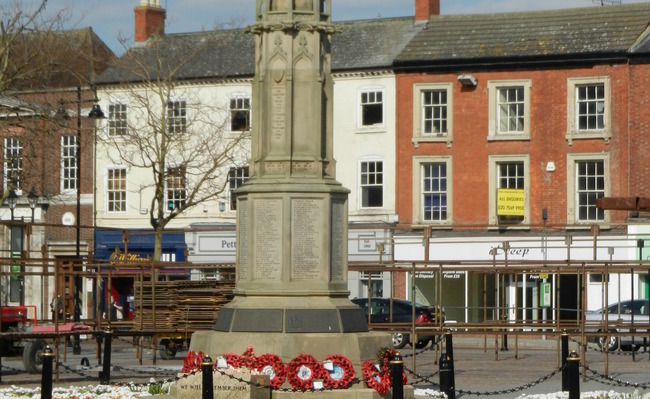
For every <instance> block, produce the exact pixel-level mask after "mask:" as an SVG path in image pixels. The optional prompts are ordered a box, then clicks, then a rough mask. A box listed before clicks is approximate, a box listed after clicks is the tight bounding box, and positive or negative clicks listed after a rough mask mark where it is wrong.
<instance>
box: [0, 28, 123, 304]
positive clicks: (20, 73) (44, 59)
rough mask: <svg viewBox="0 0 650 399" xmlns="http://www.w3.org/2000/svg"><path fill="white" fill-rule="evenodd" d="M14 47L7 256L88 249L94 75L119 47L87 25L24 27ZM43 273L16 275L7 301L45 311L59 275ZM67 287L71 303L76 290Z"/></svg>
mask: <svg viewBox="0 0 650 399" xmlns="http://www.w3.org/2000/svg"><path fill="white" fill-rule="evenodd" d="M10 53H11V57H10V63H9V64H10V65H9V66H8V69H7V73H6V74H5V75H4V78H5V80H4V81H3V82H1V83H2V85H3V87H4V88H5V90H4V91H2V94H1V95H0V146H1V147H2V154H3V158H2V163H1V164H0V170H1V171H2V176H0V178H1V183H2V193H3V197H2V200H3V202H2V208H1V209H0V215H1V218H2V222H3V226H4V228H3V230H2V232H3V240H2V242H3V244H2V246H1V248H2V257H8V256H9V254H10V253H11V256H13V257H18V256H20V255H21V253H22V257H31V258H38V257H47V258H50V259H51V258H67V259H70V258H74V257H76V256H77V255H79V256H80V257H86V256H88V253H89V251H88V248H92V244H93V243H92V241H93V234H94V232H93V229H92V226H93V192H94V178H93V176H94V173H93V172H94V162H93V160H94V142H95V139H94V137H95V121H94V120H93V119H91V118H89V117H88V115H89V112H90V111H91V109H92V107H93V104H94V103H95V92H94V89H93V82H94V79H95V77H96V76H98V75H99V74H100V73H102V72H103V71H104V70H105V69H106V68H107V66H108V65H109V64H110V63H112V62H113V61H114V60H115V54H114V53H113V52H112V51H111V50H110V49H109V48H108V47H107V46H106V45H105V44H104V42H103V41H102V40H101V39H99V37H97V35H96V34H95V33H94V32H93V31H92V29H90V28H87V29H79V30H70V31H48V32H31V33H29V34H24V35H22V36H18V37H17V38H16V39H15V40H14V41H13V42H12V44H11V49H10ZM7 76H8V77H9V78H7ZM77 150H80V151H79V152H77ZM10 195H11V196H14V198H15V206H14V209H10V205H9V204H10V201H9V200H8V197H9V196H10ZM30 195H31V196H37V197H38V198H37V201H36V203H35V204H30V201H29V197H30ZM31 205H35V206H34V207H33V208H32V206H31ZM12 219H13V220H12ZM5 278H6V276H5V277H3V281H2V285H3V287H8V286H10V284H8V282H7V281H4V279H5ZM7 280H8V279H7ZM45 281H46V282H45V283H43V282H42V281H41V279H40V278H31V277H27V278H25V281H24V282H23V283H22V287H19V286H17V285H16V284H18V283H20V281H19V280H17V279H11V282H10V283H11V286H10V289H7V290H6V291H5V290H4V289H3V295H5V297H3V298H2V299H3V304H5V303H10V304H11V303H17V302H20V303H27V304H31V305H37V307H38V310H37V315H38V316H45V317H47V312H48V310H47V305H48V303H49V299H50V298H52V296H53V295H54V287H53V285H54V283H53V282H50V281H47V279H46V280H45ZM48 285H49V287H48ZM68 289H69V290H72V285H68ZM65 294H66V296H67V299H68V300H69V301H70V304H68V305H67V306H68V309H71V307H72V305H71V301H72V293H71V292H67V293H65Z"/></svg>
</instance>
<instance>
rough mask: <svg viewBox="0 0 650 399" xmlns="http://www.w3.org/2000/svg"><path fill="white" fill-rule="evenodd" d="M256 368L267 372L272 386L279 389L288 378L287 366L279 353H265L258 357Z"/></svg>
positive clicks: (263, 372) (261, 371) (260, 371)
mask: <svg viewBox="0 0 650 399" xmlns="http://www.w3.org/2000/svg"><path fill="white" fill-rule="evenodd" d="M255 369H257V371H258V372H259V373H262V374H267V375H268V376H269V377H270V382H269V385H271V388H274V389H278V388H280V386H282V384H283V383H284V380H285V379H286V378H287V368H286V366H285V365H284V363H282V359H280V357H279V356H278V355H274V354H272V353H267V354H264V355H262V356H260V357H258V358H257V361H256V362H255Z"/></svg>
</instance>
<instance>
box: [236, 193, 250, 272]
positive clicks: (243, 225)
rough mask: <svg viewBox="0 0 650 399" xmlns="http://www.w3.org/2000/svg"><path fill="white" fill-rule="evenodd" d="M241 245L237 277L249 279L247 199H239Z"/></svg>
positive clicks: (239, 246)
mask: <svg viewBox="0 0 650 399" xmlns="http://www.w3.org/2000/svg"><path fill="white" fill-rule="evenodd" d="M237 210H238V212H237V216H239V240H238V241H239V245H238V246H237V251H238V254H237V278H238V279H239V280H248V204H247V202H246V200H240V201H239V209H237Z"/></svg>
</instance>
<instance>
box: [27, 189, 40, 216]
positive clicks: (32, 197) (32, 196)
mask: <svg viewBox="0 0 650 399" xmlns="http://www.w3.org/2000/svg"><path fill="white" fill-rule="evenodd" d="M27 201H28V202H29V207H30V209H31V210H32V223H34V208H36V203H37V202H38V194H36V190H35V189H34V186H32V189H31V190H30V191H29V194H27Z"/></svg>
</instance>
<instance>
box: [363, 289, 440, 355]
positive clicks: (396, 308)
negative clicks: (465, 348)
mask: <svg viewBox="0 0 650 399" xmlns="http://www.w3.org/2000/svg"><path fill="white" fill-rule="evenodd" d="M352 302H353V303H354V304H356V305H358V306H360V307H361V309H363V312H364V313H365V315H366V318H367V317H368V314H370V324H372V323H382V324H385V323H396V324H401V325H402V327H404V328H405V329H408V327H407V326H406V324H407V323H412V320H413V303H412V302H410V301H405V300H402V299H393V300H392V306H393V312H392V319H391V312H390V306H391V300H390V298H371V299H370V301H368V298H354V299H352ZM368 304H370V312H368V307H369V306H368ZM441 317H442V321H443V322H444V312H443V311H441V309H440V308H437V307H431V306H425V305H420V304H417V303H416V304H415V323H416V324H428V325H430V326H436V325H438V324H439V323H440V321H439V320H440V318H441ZM435 337H436V335H435V334H433V333H431V332H426V333H423V334H418V335H417V336H416V339H411V337H410V334H407V333H404V332H395V333H393V334H392V339H393V347H394V348H395V349H400V348H403V347H404V346H406V344H409V343H410V344H413V342H415V347H416V348H418V349H419V348H424V347H425V346H427V345H428V344H429V342H431V340H433V339H434V338H435Z"/></svg>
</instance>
